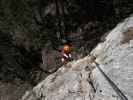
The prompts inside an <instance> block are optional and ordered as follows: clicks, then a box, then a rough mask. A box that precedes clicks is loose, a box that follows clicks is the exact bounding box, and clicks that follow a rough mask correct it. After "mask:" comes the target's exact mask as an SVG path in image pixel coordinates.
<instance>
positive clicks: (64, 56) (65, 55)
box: [59, 42, 72, 64]
mask: <svg viewBox="0 0 133 100" xmlns="http://www.w3.org/2000/svg"><path fill="white" fill-rule="evenodd" d="M71 48H72V45H71V44H70V43H68V42H67V43H64V46H63V48H62V49H60V50H59V51H60V53H61V61H62V63H63V64H66V63H67V62H68V61H71V60H72V55H71Z"/></svg>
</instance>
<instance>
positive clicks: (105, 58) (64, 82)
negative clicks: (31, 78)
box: [20, 17, 133, 100]
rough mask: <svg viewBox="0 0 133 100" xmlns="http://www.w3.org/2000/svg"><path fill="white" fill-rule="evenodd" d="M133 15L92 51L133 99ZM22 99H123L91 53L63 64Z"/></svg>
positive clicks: (130, 99) (117, 83)
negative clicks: (99, 68) (96, 64)
mask: <svg viewBox="0 0 133 100" xmlns="http://www.w3.org/2000/svg"><path fill="white" fill-rule="evenodd" d="M132 27H133V17H130V18H127V19H126V20H125V21H124V22H122V23H120V24H118V25H117V26H116V28H114V29H113V30H112V31H111V32H110V33H109V34H108V36H107V37H106V39H105V41H104V42H103V43H100V44H98V46H97V47H96V48H95V49H94V50H93V51H92V52H91V55H94V56H96V62H97V63H99V64H100V67H101V68H102V70H103V71H104V72H105V73H106V74H107V75H108V77H110V79H111V80H112V81H114V83H115V84H116V85H117V86H118V87H119V88H120V90H121V91H122V92H123V93H124V94H125V95H126V96H127V98H128V100H132V99H133V67H132V65H133V49H132V47H133V41H132V39H133V38H131V37H133V28H132ZM20 100H120V98H119V96H118V95H117V94H116V92H115V91H114V90H113V89H112V87H111V86H110V84H109V83H108V81H107V80H106V79H105V78H104V76H103V75H102V74H101V72H100V71H99V70H98V69H97V67H96V66H95V64H94V63H92V61H91V60H90V56H87V57H85V58H83V59H80V60H78V61H73V62H70V63H68V64H67V65H65V66H62V67H61V68H60V69H59V70H58V71H57V72H55V73H53V74H51V75H49V76H48V77H47V78H46V79H45V80H44V81H42V82H41V83H39V84H38V85H37V86H36V87H34V88H33V90H31V91H27V92H26V93H25V95H24V96H23V97H22V98H21V99H20Z"/></svg>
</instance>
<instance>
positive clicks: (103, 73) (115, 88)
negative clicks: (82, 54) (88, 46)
mask: <svg viewBox="0 0 133 100" xmlns="http://www.w3.org/2000/svg"><path fill="white" fill-rule="evenodd" d="M95 59H96V57H94V56H93V57H92V60H93V62H94V63H95V64H96V67H97V68H98V69H99V71H100V72H101V73H102V75H103V76H104V77H105V78H106V80H107V81H108V82H109V84H110V85H111V87H112V88H113V89H114V91H115V92H116V93H117V95H118V96H119V97H120V98H121V100H128V99H127V97H126V96H125V95H124V93H123V92H122V91H121V90H120V89H119V88H118V86H117V85H116V84H115V83H114V82H113V81H112V80H111V79H110V78H109V77H108V76H107V75H106V74H105V72H104V71H103V70H102V69H101V68H100V66H99V64H98V63H97V62H96V61H95Z"/></svg>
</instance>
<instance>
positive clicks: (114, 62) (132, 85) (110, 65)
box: [91, 17, 133, 100]
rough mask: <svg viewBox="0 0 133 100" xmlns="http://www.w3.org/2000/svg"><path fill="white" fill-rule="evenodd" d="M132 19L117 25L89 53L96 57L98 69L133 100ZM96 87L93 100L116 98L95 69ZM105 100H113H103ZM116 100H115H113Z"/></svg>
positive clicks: (93, 74)
mask: <svg viewBox="0 0 133 100" xmlns="http://www.w3.org/2000/svg"><path fill="white" fill-rule="evenodd" d="M132 39H133V17H130V18H127V19H125V21H124V22H122V23H120V24H118V25H117V26H116V28H115V29H113V30H112V31H111V32H110V33H109V35H108V36H107V37H106V40H105V42H104V43H101V44H99V45H98V46H97V47H96V48H95V49H94V50H93V51H92V52H91V53H92V54H93V55H95V56H97V60H96V61H97V62H99V63H100V67H101V68H102V69H103V71H104V72H105V73H106V74H107V75H108V76H109V77H110V78H111V80H112V81H113V82H114V83H115V84H116V85H117V86H118V87H119V88H120V90H121V91H122V92H123V93H124V94H125V95H126V96H127V98H128V100H133V40H132ZM92 76H93V81H94V82H93V84H94V86H95V87H96V90H97V91H96V97H95V100H99V97H102V98H106V97H107V98H108V97H110V96H113V97H115V96H117V95H115V92H114V91H113V90H112V88H111V87H110V85H109V84H108V82H107V81H106V80H105V78H104V77H103V76H102V75H101V73H100V72H99V70H98V69H97V68H96V69H94V70H93V72H92ZM105 100H114V99H113V98H112V99H105ZM115 100H117V99H115Z"/></svg>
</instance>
